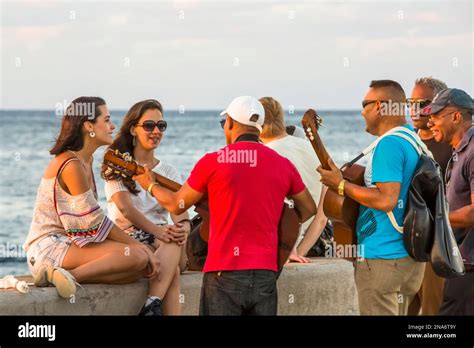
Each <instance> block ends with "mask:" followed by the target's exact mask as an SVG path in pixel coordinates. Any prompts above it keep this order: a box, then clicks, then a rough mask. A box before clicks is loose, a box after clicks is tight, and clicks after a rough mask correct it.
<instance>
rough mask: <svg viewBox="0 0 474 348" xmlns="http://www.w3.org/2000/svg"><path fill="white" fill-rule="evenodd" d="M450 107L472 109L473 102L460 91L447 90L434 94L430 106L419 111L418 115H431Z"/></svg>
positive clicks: (473, 107)
mask: <svg viewBox="0 0 474 348" xmlns="http://www.w3.org/2000/svg"><path fill="white" fill-rule="evenodd" d="M450 105H452V106H458V107H460V108H463V109H467V110H473V109H474V102H473V100H472V98H471V97H470V96H469V94H467V93H466V92H464V91H463V90H461V89H457V88H447V89H443V90H442V91H441V92H439V93H438V94H436V96H435V97H434V98H433V101H432V102H431V104H430V105H428V106H427V107H424V108H423V109H421V112H420V115H421V116H429V115H433V114H436V113H438V112H440V111H441V110H443V109H444V108H445V107H447V106H450Z"/></svg>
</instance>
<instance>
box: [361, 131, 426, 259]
mask: <svg viewBox="0 0 474 348" xmlns="http://www.w3.org/2000/svg"><path fill="white" fill-rule="evenodd" d="M403 127H406V128H408V129H410V130H412V131H413V130H414V129H413V127H412V126H411V125H409V124H405V125H404V126H403ZM403 134H406V133H403ZM408 136H409V135H408ZM418 160H419V156H418V153H417V151H416V150H415V149H414V148H413V146H412V145H411V144H410V143H409V142H408V141H407V140H405V139H403V138H401V137H398V136H396V135H389V136H386V137H385V138H383V139H382V140H381V141H380V142H379V143H378V144H377V146H376V147H375V149H374V150H373V151H372V159H369V163H368V165H367V168H366V171H365V185H366V186H367V187H375V184H376V183H378V182H399V183H400V184H401V186H400V195H399V197H398V204H397V206H396V207H395V209H394V210H393V214H394V216H395V219H396V220H397V223H398V225H399V226H403V217H404V212H405V206H406V203H407V195H408V190H409V188H410V184H411V180H412V178H413V175H414V173H415V169H416V167H417V164H418ZM357 238H358V242H359V244H361V246H362V248H361V253H362V255H361V256H363V257H365V258H368V259H397V258H402V257H405V256H408V252H407V250H406V249H405V245H404V244H403V235H402V234H401V233H400V232H398V231H397V230H396V229H395V228H394V227H393V225H392V223H391V222H390V220H389V218H388V216H387V213H386V212H384V211H381V210H377V209H372V208H367V207H365V206H362V205H361V206H360V210H359V217H358V219H357Z"/></svg>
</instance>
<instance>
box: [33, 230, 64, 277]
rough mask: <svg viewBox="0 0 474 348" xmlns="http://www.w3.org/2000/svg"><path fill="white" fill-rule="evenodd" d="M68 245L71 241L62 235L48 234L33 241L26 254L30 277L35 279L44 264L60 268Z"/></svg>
mask: <svg viewBox="0 0 474 348" xmlns="http://www.w3.org/2000/svg"><path fill="white" fill-rule="evenodd" d="M70 245H71V240H70V239H69V238H68V237H67V236H66V235H64V234H62V233H56V234H48V235H47V236H44V237H41V238H40V239H38V240H35V241H34V242H33V243H32V244H31V245H30V247H29V248H28V251H27V252H26V259H27V263H28V268H29V270H30V272H31V275H32V276H33V277H35V276H36V273H37V271H38V269H39V267H40V266H41V265H44V264H46V265H48V266H55V267H61V266H62V264H63V260H64V257H65V256H66V252H67V251H68V249H69V246H70Z"/></svg>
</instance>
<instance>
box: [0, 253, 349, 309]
mask: <svg viewBox="0 0 474 348" xmlns="http://www.w3.org/2000/svg"><path fill="white" fill-rule="evenodd" d="M312 260H313V263H311V264H294V263H292V264H288V265H287V266H285V269H284V270H283V272H282V274H281V276H280V279H279V280H278V298H279V301H278V314H279V315H354V314H358V307H357V293H356V288H355V284H354V275H353V267H352V264H351V263H350V262H347V261H344V260H339V259H324V258H314V259H312ZM27 281H31V278H27ZM201 282H202V273H200V272H185V273H184V274H183V275H182V276H181V293H182V295H181V302H182V306H183V307H182V311H183V314H184V315H196V314H198V310H199V296H200V290H201ZM83 287H84V288H83V289H81V288H78V291H77V293H76V296H75V298H73V299H71V300H65V299H62V298H60V297H59V296H58V294H57V292H56V289H54V288H52V287H48V288H35V287H33V286H31V287H30V292H29V293H27V294H21V293H19V292H17V291H15V290H0V315H136V314H137V313H138V312H139V310H140V308H141V307H142V305H143V302H144V299H145V296H146V293H147V290H148V281H147V280H141V281H139V282H136V283H133V284H127V285H105V284H97V285H93V284H91V285H84V286H83Z"/></svg>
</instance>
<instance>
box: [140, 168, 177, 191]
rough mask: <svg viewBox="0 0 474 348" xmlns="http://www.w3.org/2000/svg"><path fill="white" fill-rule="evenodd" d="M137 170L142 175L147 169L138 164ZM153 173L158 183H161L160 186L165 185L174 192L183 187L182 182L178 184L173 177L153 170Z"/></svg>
mask: <svg viewBox="0 0 474 348" xmlns="http://www.w3.org/2000/svg"><path fill="white" fill-rule="evenodd" d="M135 172H136V174H137V175H140V174H143V173H144V172H145V169H144V168H143V166H141V165H137V169H136V171H135ZM153 175H154V177H155V180H156V181H157V182H158V184H160V186H163V187H164V188H165V189H168V190H170V191H173V192H177V191H179V189H180V188H181V185H180V184H178V183H177V182H175V181H173V180H171V179H168V178H167V177H164V176H163V175H160V174H158V173H155V172H153Z"/></svg>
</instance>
